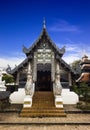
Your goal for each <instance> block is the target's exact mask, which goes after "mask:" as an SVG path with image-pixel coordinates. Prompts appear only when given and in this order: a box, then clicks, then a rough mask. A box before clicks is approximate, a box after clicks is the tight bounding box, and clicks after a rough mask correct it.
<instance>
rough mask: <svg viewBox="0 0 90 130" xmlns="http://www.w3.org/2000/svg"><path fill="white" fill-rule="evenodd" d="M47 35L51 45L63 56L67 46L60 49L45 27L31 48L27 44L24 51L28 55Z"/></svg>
mask: <svg viewBox="0 0 90 130" xmlns="http://www.w3.org/2000/svg"><path fill="white" fill-rule="evenodd" d="M44 36H46V38H47V40H48V41H49V43H50V44H51V46H52V47H53V48H54V49H55V50H56V51H57V53H58V54H59V55H60V56H63V54H64V53H65V47H63V48H61V49H59V48H58V47H57V46H56V44H55V43H54V42H53V41H52V40H51V38H50V37H49V35H48V33H47V30H46V28H45V27H44V28H43V30H42V32H41V34H40V36H39V38H38V39H37V40H36V41H35V42H34V43H33V44H32V46H31V47H30V48H28V49H27V48H26V47H25V46H23V52H24V53H25V54H26V55H27V56H28V55H29V54H30V53H31V51H33V49H34V48H35V47H37V44H38V43H39V41H40V40H41V39H43V37H44Z"/></svg>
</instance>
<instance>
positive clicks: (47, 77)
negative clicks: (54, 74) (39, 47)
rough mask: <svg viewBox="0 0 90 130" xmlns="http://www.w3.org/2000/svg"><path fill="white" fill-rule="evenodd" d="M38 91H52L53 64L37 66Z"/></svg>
mask: <svg viewBox="0 0 90 130" xmlns="http://www.w3.org/2000/svg"><path fill="white" fill-rule="evenodd" d="M35 88H36V91H52V82H51V64H45V65H43V64H42V65H40V64H39V65H38V66H37V81H36V87H35Z"/></svg>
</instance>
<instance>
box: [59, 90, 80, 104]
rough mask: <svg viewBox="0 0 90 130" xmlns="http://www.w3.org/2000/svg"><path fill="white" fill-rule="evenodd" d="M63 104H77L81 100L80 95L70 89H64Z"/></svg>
mask: <svg viewBox="0 0 90 130" xmlns="http://www.w3.org/2000/svg"><path fill="white" fill-rule="evenodd" d="M61 95H62V99H63V104H77V103H78V102H79V96H78V95H77V94H76V93H75V92H73V91H70V89H62V94H61Z"/></svg>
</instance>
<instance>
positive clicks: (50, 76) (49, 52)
mask: <svg viewBox="0 0 90 130" xmlns="http://www.w3.org/2000/svg"><path fill="white" fill-rule="evenodd" d="M23 52H24V53H25V55H26V59H25V60H24V61H23V62H22V63H21V64H19V65H18V66H16V67H15V68H14V69H13V70H11V71H9V73H10V74H12V75H13V76H14V77H15V82H16V84H18V85H19V87H20V88H23V87H25V84H26V80H27V66H28V62H29V61H30V62H31V66H32V77H33V82H34V83H35V90H36V91H52V89H53V82H54V80H55V73H56V64H57V63H59V66H60V75H61V84H62V86H63V88H68V87H70V86H72V75H73V74H74V71H73V70H72V68H71V67H70V66H69V65H68V64H67V63H66V62H65V61H64V60H63V59H62V56H63V55H64V53H65V47H63V48H61V49H59V48H58V47H57V46H56V44H55V43H54V42H53V41H52V40H51V38H50V37H49V35H48V33H47V30H46V25H45V23H44V25H43V29H42V32H41V34H40V36H39V38H38V39H37V40H36V41H35V43H33V44H32V46H31V47H30V48H26V47H25V46H23Z"/></svg>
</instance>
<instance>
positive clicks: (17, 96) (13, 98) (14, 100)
mask: <svg viewBox="0 0 90 130" xmlns="http://www.w3.org/2000/svg"><path fill="white" fill-rule="evenodd" d="M24 98H25V89H24V88H19V89H18V91H15V92H13V93H12V94H11V95H10V97H9V101H10V103H11V104H23V103H24Z"/></svg>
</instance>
